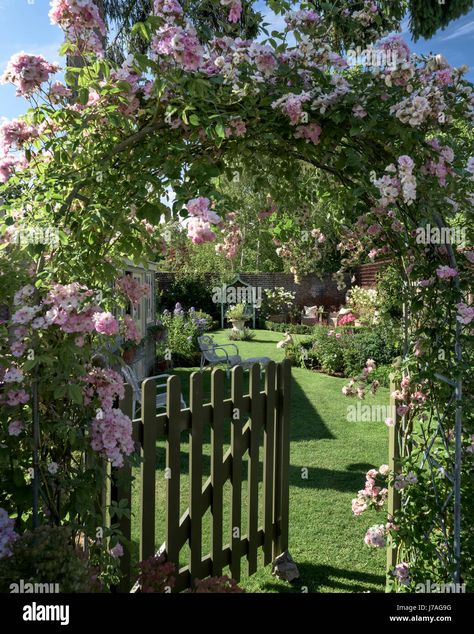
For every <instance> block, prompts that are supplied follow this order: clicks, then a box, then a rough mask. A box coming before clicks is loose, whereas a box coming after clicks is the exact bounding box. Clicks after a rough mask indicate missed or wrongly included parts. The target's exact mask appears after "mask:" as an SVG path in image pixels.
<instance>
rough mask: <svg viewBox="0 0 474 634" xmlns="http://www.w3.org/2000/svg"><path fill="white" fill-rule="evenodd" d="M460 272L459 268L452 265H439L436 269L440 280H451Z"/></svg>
mask: <svg viewBox="0 0 474 634" xmlns="http://www.w3.org/2000/svg"><path fill="white" fill-rule="evenodd" d="M457 274H458V272H457V270H456V269H454V268H452V267H450V266H439V267H438V268H437V269H436V275H437V276H438V277H439V279H440V280H449V279H451V278H452V277H456V276H457Z"/></svg>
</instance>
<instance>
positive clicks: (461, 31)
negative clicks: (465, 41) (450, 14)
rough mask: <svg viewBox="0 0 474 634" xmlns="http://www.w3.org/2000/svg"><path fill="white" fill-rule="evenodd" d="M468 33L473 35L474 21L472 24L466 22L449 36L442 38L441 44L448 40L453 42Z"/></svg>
mask: <svg viewBox="0 0 474 634" xmlns="http://www.w3.org/2000/svg"><path fill="white" fill-rule="evenodd" d="M470 33H474V20H473V21H472V22H468V23H467V24H464V25H463V26H460V27H459V28H458V29H456V30H455V31H454V32H453V33H451V35H448V36H447V37H443V38H442V40H441V41H442V42H447V41H448V40H454V39H455V38H457V37H463V36H464V35H469V34H470Z"/></svg>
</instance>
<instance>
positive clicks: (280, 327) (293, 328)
mask: <svg viewBox="0 0 474 634" xmlns="http://www.w3.org/2000/svg"><path fill="white" fill-rule="evenodd" d="M264 326H265V330H272V331H273V332H289V333H290V334H292V335H311V334H312V333H313V332H314V326H308V325H307V324H277V323H275V322H273V321H265V322H264Z"/></svg>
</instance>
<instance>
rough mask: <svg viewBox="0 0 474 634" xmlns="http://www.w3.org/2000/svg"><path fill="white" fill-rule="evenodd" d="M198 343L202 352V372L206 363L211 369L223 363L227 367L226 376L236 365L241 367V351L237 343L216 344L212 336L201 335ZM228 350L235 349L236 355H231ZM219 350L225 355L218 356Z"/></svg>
mask: <svg viewBox="0 0 474 634" xmlns="http://www.w3.org/2000/svg"><path fill="white" fill-rule="evenodd" d="M198 343H199V348H200V350H201V368H200V369H201V372H202V371H203V370H204V366H205V365H206V363H208V364H209V365H210V366H211V367H212V366H215V365H219V364H220V363H223V364H224V365H225V366H226V374H227V376H229V370H230V368H233V367H234V365H239V363H241V361H242V358H241V356H240V354H239V349H238V348H237V346H236V345H235V343H215V341H214V339H213V338H212V337H211V336H210V335H201V336H200V337H198ZM226 348H234V349H235V352H236V354H231V355H230V354H229V353H228V352H227V350H226ZM217 350H220V351H222V352H223V353H224V354H217Z"/></svg>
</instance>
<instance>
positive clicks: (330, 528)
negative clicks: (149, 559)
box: [133, 330, 388, 592]
mask: <svg viewBox="0 0 474 634" xmlns="http://www.w3.org/2000/svg"><path fill="white" fill-rule="evenodd" d="M214 336H215V340H216V341H219V342H223V343H224V342H228V339H227V333H226V332H225V331H219V332H217V333H214ZM282 338H283V335H282V334H280V333H275V332H270V331H261V330H257V331H256V337H255V339H254V340H253V341H250V342H238V343H237V346H238V348H239V351H240V353H241V356H242V357H243V358H248V357H255V356H268V357H271V358H272V359H274V360H275V361H280V360H281V359H283V358H284V352H283V351H282V350H278V349H277V348H276V343H277V342H278V341H279V340H281V339H282ZM193 371H194V370H193V369H189V368H186V369H178V370H176V371H175V372H176V374H178V375H179V376H180V378H181V381H182V386H183V394H184V396H185V399H186V402H188V403H189V397H188V380H189V376H190V374H191V373H192V372H193ZM345 382H346V381H345V379H340V378H336V377H330V376H326V375H323V374H318V373H315V372H312V371H310V370H306V369H301V368H293V370H292V399H291V455H290V465H291V466H290V552H291V554H292V556H293V558H294V560H295V561H296V562H297V564H298V567H299V570H300V575H301V576H300V580H299V581H298V582H297V583H295V584H292V585H289V584H287V583H286V582H282V581H279V580H277V579H275V578H274V577H272V576H271V569H270V567H269V566H267V567H263V565H260V568H259V570H258V572H257V573H256V574H254V575H252V576H251V577H248V576H246V574H245V570H246V566H245V561H243V566H242V569H243V577H242V580H241V585H242V586H243V587H244V588H245V589H246V590H247V591H250V592H301V591H306V589H307V591H308V592H363V591H372V592H382V591H383V590H384V583H385V573H384V567H385V551H384V550H383V549H382V550H374V549H369V548H368V547H367V546H365V545H364V543H363V538H364V534H365V530H366V528H367V527H368V526H370V525H371V524H374V523H380V522H381V521H382V520H380V519H379V517H377V515H376V514H375V513H373V512H371V513H367V514H365V515H364V516H362V517H359V518H357V517H354V516H353V515H352V513H351V499H352V498H353V497H354V495H355V494H356V492H357V491H358V490H359V489H360V488H363V484H364V476H365V472H366V471H367V470H368V469H369V468H372V467H378V466H379V465H380V464H382V463H384V462H387V441H388V430H387V427H386V426H385V425H384V424H383V422H378V423H374V422H359V423H355V422H348V421H347V418H346V417H347V406H348V405H349V404H351V403H352V401H348V400H347V399H346V398H345V397H343V395H342V394H341V388H342V386H343V385H344V384H345ZM204 389H205V394H206V397H207V398H208V396H209V394H210V371H209V370H206V372H205V373H204ZM368 402H370V403H373V404H388V390H384V389H381V390H380V391H379V393H378V394H377V396H376V397H370V401H368ZM204 440H205V444H204V447H203V458H204V459H203V470H204V473H203V482H204V481H205V479H207V477H208V475H209V473H210V445H209V430H207V431H206V434H205V437H204ZM225 442H226V446H225V448H224V450H225V449H226V448H227V446H228V443H229V437H228V435H227V436H226V439H225ZM187 452H188V443H187V442H186V439H185V438H184V436H183V443H182V449H181V474H182V475H181V509H182V511H183V512H184V511H185V509H186V508H187V506H188V497H189V478H188V475H187V473H188V466H189V461H188V453H187ZM157 457H158V463H157V464H158V467H157V490H156V531H157V532H156V534H157V538H156V546H157V548H158V547H159V546H160V545H161V543H162V542H164V539H165V533H164V527H165V521H164V509H165V485H166V481H165V479H164V472H163V469H164V463H165V452H164V444H163V443H161V442H160V443H158V446H157ZM242 474H243V486H242V496H243V502H245V500H246V486H247V479H246V478H247V474H246V463H244V465H243V471H242ZM306 474H307V478H305V477H304V476H306ZM136 475H137V476H139V472H138V471H137V472H136ZM135 491H136V495H135V496H134V498H135V502H134V506H133V509H134V523H133V537H134V540H138V535H139V525H138V492H139V477H137V479H136V481H135ZM229 501H230V484H229V483H227V485H226V488H225V504H226V507H225V512H224V531H225V532H224V535H225V536H227V537H229V536H230V520H229V513H228V510H229ZM260 517H261V516H260ZM209 520H210V514H209V512H208V513H207V514H206V517H205V518H204V523H203V554H206V553H207V552H208V550H209V546H210V532H209V527H210V523H209ZM242 522H243V523H242V526H243V527H245V525H246V524H245V522H246V512H245V508H244V509H243V515H242ZM260 522H261V520H260ZM243 532H244V531H243ZM227 541H229V540H227ZM183 551H184V549H183ZM183 551H182V558H183V561H182V562H181V563H184V560H185V555H186V553H184V556H183Z"/></svg>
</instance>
